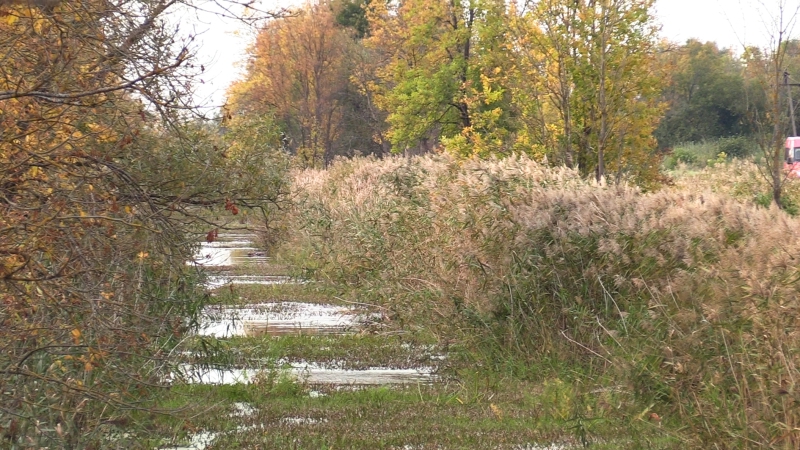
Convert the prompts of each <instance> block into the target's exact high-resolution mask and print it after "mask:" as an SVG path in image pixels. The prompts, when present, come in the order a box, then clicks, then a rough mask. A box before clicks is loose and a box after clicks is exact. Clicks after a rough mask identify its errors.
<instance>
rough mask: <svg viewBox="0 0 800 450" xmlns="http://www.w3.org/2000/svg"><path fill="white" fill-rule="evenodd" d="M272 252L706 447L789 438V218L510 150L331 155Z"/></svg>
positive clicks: (796, 245)
mask: <svg viewBox="0 0 800 450" xmlns="http://www.w3.org/2000/svg"><path fill="white" fill-rule="evenodd" d="M295 190H296V192H295V195H296V198H297V199H298V203H297V208H296V211H295V212H294V214H295V216H294V221H295V222H294V223H295V224H296V227H295V228H294V232H293V236H292V240H291V242H290V243H289V244H288V245H287V246H286V247H285V249H284V252H285V256H286V257H288V258H295V263H296V264H298V265H300V266H303V267H305V269H306V270H307V272H308V273H310V274H313V275H314V276H317V277H320V278H322V279H328V280H332V281H335V282H337V283H342V284H346V285H349V286H351V287H353V288H354V289H356V292H358V295H362V296H369V297H370V301H372V302H380V303H381V304H382V305H383V306H385V307H386V308H387V310H389V311H390V314H389V316H390V317H391V318H392V319H393V320H394V321H395V322H396V323H397V324H400V325H403V326H424V327H427V328H428V329H430V330H431V331H433V332H434V333H437V334H438V335H440V336H441V338H442V339H443V340H458V341H460V342H462V343H464V344H465V345H473V346H476V347H478V346H480V347H483V348H485V347H486V346H488V347H490V348H493V349H495V350H496V352H497V353H498V354H504V355H511V356H512V357H513V358H516V359H518V360H523V361H527V362H528V364H530V365H532V366H535V365H537V364H539V365H541V364H542V361H555V362H557V363H558V364H561V365H563V366H567V367H571V368H573V369H575V370H574V371H575V372H577V373H584V374H591V375H592V376H597V377H601V378H606V379H608V378H615V379H617V380H619V383H620V384H621V385H622V386H624V387H625V388H627V389H630V390H631V391H633V392H634V393H635V394H636V395H637V396H638V398H639V399H640V400H641V401H642V402H643V403H648V404H658V405H660V406H661V408H662V411H667V414H666V415H667V417H672V418H674V420H675V421H676V423H681V424H683V425H682V427H683V430H682V432H685V433H687V434H689V435H691V436H692V438H693V439H696V440H698V441H702V442H704V443H705V444H708V445H710V444H711V443H714V444H718V445H720V446H721V447H720V448H731V447H752V446H765V447H766V446H771V447H776V446H777V447H784V448H797V447H798V445H800V433H799V432H798V422H799V421H800V413H798V411H797V408H796V406H797V405H798V401H800V393H798V392H797V389H796V382H797V380H798V379H800V372H798V370H797V366H798V363H800V354H799V351H800V346H799V345H798V344H800V340H799V339H798V338H799V337H800V334H798V333H799V332H800V329H798V325H800V323H799V322H798V321H799V320H800V319H798V314H799V313H800V310H799V309H800V302H798V287H799V286H800V285H799V284H798V280H800V272H799V271H798V269H797V265H798V259H797V258H798V255H800V224H798V222H797V221H796V220H794V219H793V218H791V217H789V216H788V215H786V214H785V213H784V212H782V211H778V210H777V209H774V208H772V209H767V208H759V207H757V206H755V205H750V204H748V203H746V202H741V201H738V200H736V199H735V198H733V197H731V196H730V195H726V194H720V193H714V192H710V191H705V192H700V191H696V190H693V189H689V188H685V189H673V190H664V191H660V192H655V193H649V194H643V193H641V192H640V191H638V190H637V189H636V188H634V187H629V186H624V185H613V186H610V185H605V184H597V183H593V182H588V181H585V180H583V179H581V178H580V177H579V176H578V174H577V173H575V172H574V171H571V170H568V169H565V168H555V169H553V168H548V167H545V166H542V165H539V164H537V163H536V162H534V161H532V160H529V159H526V158H524V157H518V158H508V159H503V160H489V161H471V160H470V161H460V160H455V159H452V158H449V157H446V156H433V157H424V158H414V159H405V158H389V159H385V160H382V161H377V160H374V159H356V160H351V161H338V162H337V163H335V164H334V165H333V166H332V167H331V168H330V169H329V170H327V171H305V172H302V173H299V174H298V175H297V176H296V179H295Z"/></svg>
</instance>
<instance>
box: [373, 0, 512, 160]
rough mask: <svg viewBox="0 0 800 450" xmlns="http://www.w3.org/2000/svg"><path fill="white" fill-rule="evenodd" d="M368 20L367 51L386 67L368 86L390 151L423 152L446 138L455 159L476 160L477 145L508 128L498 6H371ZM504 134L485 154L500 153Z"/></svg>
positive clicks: (416, 2) (494, 1) (491, 1)
mask: <svg viewBox="0 0 800 450" xmlns="http://www.w3.org/2000/svg"><path fill="white" fill-rule="evenodd" d="M368 17H369V20H370V29H371V33H372V34H371V36H370V37H369V38H368V39H367V45H368V46H370V47H371V48H373V49H375V50H376V51H378V52H380V53H382V54H383V55H384V60H385V61H386V64H385V65H384V66H382V67H380V68H379V69H378V71H377V77H378V79H379V80H380V83H379V84H375V85H373V86H372V87H373V89H374V90H375V98H376V102H378V104H379V106H380V107H381V108H383V109H384V110H385V111H387V113H388V118H387V121H388V123H389V125H390V128H389V131H388V136H389V139H390V140H391V142H392V144H393V146H394V149H395V151H407V150H415V149H416V150H423V151H425V150H430V149H432V148H434V147H435V146H436V145H437V144H438V143H439V142H440V141H442V140H448V139H449V140H451V142H452V144H453V147H455V148H456V151H458V152H460V153H482V152H483V149H484V146H482V145H480V139H481V138H487V137H489V136H488V134H487V133H489V132H490V131H491V132H494V133H497V131H498V130H499V129H500V128H501V127H503V122H506V121H507V117H506V116H507V111H508V109H507V108H503V107H502V106H505V105H508V97H507V95H506V92H505V90H504V88H503V87H502V86H501V85H499V84H498V81H499V80H500V79H501V77H499V76H500V75H503V65H504V64H505V61H507V59H504V58H503V57H502V56H501V55H502V52H503V51H504V49H505V44H506V41H507V40H506V36H505V31H504V28H503V26H502V24H503V22H504V18H505V17H506V8H505V3H504V2H501V1H498V0H485V1H454V2H450V1H435V2H428V1H420V0H410V1H406V2H402V3H399V4H386V3H383V2H375V3H371V4H370V8H369V10H368ZM503 134H504V133H499V134H496V135H495V136H492V137H490V139H489V141H487V142H489V145H488V146H486V147H485V149H486V150H487V151H488V152H490V153H491V152H497V151H502V144H503V142H502V141H503ZM476 144H478V145H476Z"/></svg>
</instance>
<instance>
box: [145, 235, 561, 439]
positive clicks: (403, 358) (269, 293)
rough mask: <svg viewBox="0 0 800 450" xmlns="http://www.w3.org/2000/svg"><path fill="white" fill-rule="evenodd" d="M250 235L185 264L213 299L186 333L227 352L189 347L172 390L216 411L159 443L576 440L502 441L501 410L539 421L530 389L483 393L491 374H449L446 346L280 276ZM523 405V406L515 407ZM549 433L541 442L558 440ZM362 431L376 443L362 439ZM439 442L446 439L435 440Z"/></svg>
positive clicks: (229, 238)
mask: <svg viewBox="0 0 800 450" xmlns="http://www.w3.org/2000/svg"><path fill="white" fill-rule="evenodd" d="M254 241H255V236H253V235H249V234H221V235H219V239H218V240H217V241H215V242H211V243H207V242H206V243H202V244H201V245H200V247H199V249H198V251H197V253H196V255H195V257H194V258H193V259H192V261H189V262H187V264H190V265H195V266H198V267H202V268H204V269H207V271H208V275H209V276H208V278H207V282H206V288H207V289H208V290H209V291H211V293H212V299H213V301H216V302H218V303H219V304H214V305H209V306H207V307H205V308H204V310H203V311H202V313H201V315H200V320H199V323H200V325H199V329H198V330H197V333H196V335H195V336H190V337H189V338H188V340H191V339H196V340H197V341H199V342H206V341H208V342H213V343H215V345H217V346H218V347H219V348H218V349H217V350H215V351H217V352H223V353H222V354H221V356H220V353H216V354H214V353H213V352H212V353H208V355H209V356H203V355H205V354H206V353H204V352H203V351H200V350H194V351H187V353H186V355H187V359H186V360H185V361H186V364H184V365H182V366H180V367H179V368H178V369H176V373H175V374H173V376H172V377H171V378H172V381H173V382H175V386H177V387H179V388H180V389H185V390H187V391H188V392H192V393H193V392H199V393H201V394H200V395H199V397H198V399H197V401H198V402H200V405H201V408H208V409H209V410H210V409H211V408H219V409H218V410H219V411H222V413H221V415H217V416H215V417H213V418H211V419H207V421H206V422H204V424H203V425H199V426H196V427H195V426H194V425H193V426H192V428H185V429H184V431H185V430H190V431H189V432H188V437H187V438H184V439H183V440H182V442H183V444H182V446H172V447H163V446H162V447H159V448H161V449H173V450H204V449H209V448H232V449H246V448H333V447H335V448H396V449H417V448H492V449H495V448H496V449H501V448H502V449H520V450H522V449H525V450H564V449H568V448H573V446H571V445H560V444H552V445H549V444H545V445H537V444H523V445H515V444H514V443H513V442H517V443H519V442H523V443H524V442H536V441H537V440H539V439H537V438H536V437H533V438H531V437H530V435H529V433H528V431H514V433H519V434H520V435H523V436H524V437H523V438H521V439H517V440H514V441H508V440H506V439H507V436H506V435H505V434H504V433H506V431H504V430H502V429H498V428H497V424H496V423H495V422H493V421H494V420H502V418H503V416H504V414H508V415H509V416H512V415H513V416H514V419H513V420H512V421H510V422H508V423H509V424H510V425H508V426H509V427H510V428H509V429H510V430H513V429H515V427H517V425H515V424H516V423H518V422H520V423H521V421H530V422H531V423H535V420H536V419H535V418H534V416H532V413H529V412H526V411H525V408H527V409H528V410H530V411H534V410H535V409H536V408H541V406H540V403H538V401H532V400H528V397H527V395H528V394H527V393H526V392H527V391H520V392H514V393H512V397H511V398H506V399H500V398H495V397H494V396H495V393H494V392H491V393H490V392H489V391H490V389H489V387H488V386H489V384H488V383H490V381H489V380H485V381H484V380H480V381H479V384H480V386H482V388H481V389H484V388H485V390H486V392H484V391H483V390H471V389H468V388H466V387H464V386H467V384H462V383H463V382H462V381H460V380H457V381H455V382H453V381H452V380H451V379H450V378H449V376H448V379H447V380H445V379H444V378H443V377H441V376H440V375H439V367H440V366H441V365H443V364H447V363H448V355H447V354H446V353H444V352H443V351H442V350H441V347H439V346H438V344H437V343H436V342H437V341H436V340H435V339H430V340H426V339H429V338H424V339H423V338H420V339H419V340H415V339H417V338H415V337H414V335H413V333H412V332H408V337H407V336H406V331H405V330H404V329H399V330H398V329H397V328H392V329H384V328H382V327H383V321H384V320H391V319H390V318H387V317H391V316H390V315H389V314H388V312H387V311H382V312H381V313H378V312H377V311H378V310H379V308H377V307H373V306H371V305H366V304H362V303H359V302H358V301H357V300H355V301H353V302H352V303H349V302H345V301H343V300H339V299H338V297H334V296H330V298H329V297H325V296H323V297H317V296H316V293H317V292H322V293H323V294H326V293H327V292H328V291H326V290H324V289H321V290H314V287H315V283H308V284H305V283H303V282H302V280H297V279H292V278H289V277H287V276H282V275H281V274H282V273H285V271H282V270H281V269H280V268H279V267H276V266H275V265H274V264H273V262H272V261H271V258H270V257H269V256H268V255H266V253H265V252H263V251H262V250H260V249H258V248H257V246H256V245H254V244H253V242H254ZM296 295H299V296H300V297H302V300H300V299H295V298H294V296H296ZM326 295H327V294H326ZM354 305H357V306H354ZM384 332H385V334H382V333H384ZM225 352H228V353H225ZM214 355H216V356H214ZM204 358H206V359H204ZM222 362H224V364H223V363H222ZM178 380H182V381H185V382H186V384H180V383H177V381H178ZM484 384H485V385H486V386H484ZM448 385H449V386H450V387H446V386H448ZM493 389H494V388H492V390H493ZM504 395H508V394H504ZM501 402H505V403H501ZM520 402H522V404H523V405H525V404H527V405H528V406H526V407H523V408H520V411H516V409H517V408H518V406H517V404H519V403H520ZM526 402H529V403H526ZM495 403H497V404H498V405H500V406H497V405H496V404H495ZM536 414H538V413H536ZM437 421H438V422H437ZM498 423H499V422H498ZM442 425H444V426H445V427H446V428H444V429H440V428H439V427H440V426H442ZM522 429H523V430H527V429H533V427H530V428H525V427H522ZM431 433H432V434H431ZM384 435H385V437H383V436H384ZM487 436H496V440H493V438H491V437H487ZM552 436H553V435H549V437H545V438H544V442H548V441H549V442H553V441H555V442H559V441H558V440H553V439H550V437H552ZM351 439H354V440H353V441H351ZM362 439H363V440H364V442H371V443H372V444H369V445H367V444H364V445H362V444H358V442H361V440H362ZM443 439H446V440H447V442H451V445H445V446H442V445H440V443H441V442H443V441H442V440H443ZM354 442H355V443H354ZM389 442H392V444H388V443H389ZM459 442H460V443H459ZM471 442H481V443H482V444H481V445H479V446H474V445H472V444H468V443H471ZM487 442H488V444H487ZM344 443H346V444H344ZM375 443H381V444H379V445H377V446H376V444H375ZM465 443H467V444H465Z"/></svg>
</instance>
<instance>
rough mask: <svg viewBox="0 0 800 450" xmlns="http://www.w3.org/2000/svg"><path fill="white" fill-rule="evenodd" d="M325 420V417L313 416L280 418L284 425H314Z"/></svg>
mask: <svg viewBox="0 0 800 450" xmlns="http://www.w3.org/2000/svg"><path fill="white" fill-rule="evenodd" d="M327 421H328V420H327V419H314V418H313V417H284V418H283V419H281V420H280V422H281V423H282V424H286V425H314V424H318V423H326V422H327Z"/></svg>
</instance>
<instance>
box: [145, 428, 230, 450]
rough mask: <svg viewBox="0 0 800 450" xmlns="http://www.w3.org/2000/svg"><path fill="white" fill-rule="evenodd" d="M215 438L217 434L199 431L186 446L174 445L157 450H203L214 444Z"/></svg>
mask: <svg viewBox="0 0 800 450" xmlns="http://www.w3.org/2000/svg"><path fill="white" fill-rule="evenodd" d="M216 438H217V433H211V432H208V431H201V432H199V433H196V434H193V435H192V436H191V438H190V440H189V443H188V444H186V445H176V446H170V447H158V449H159V450H203V449H205V448H207V447H208V446H209V445H211V443H212V442H214V439H216Z"/></svg>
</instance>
